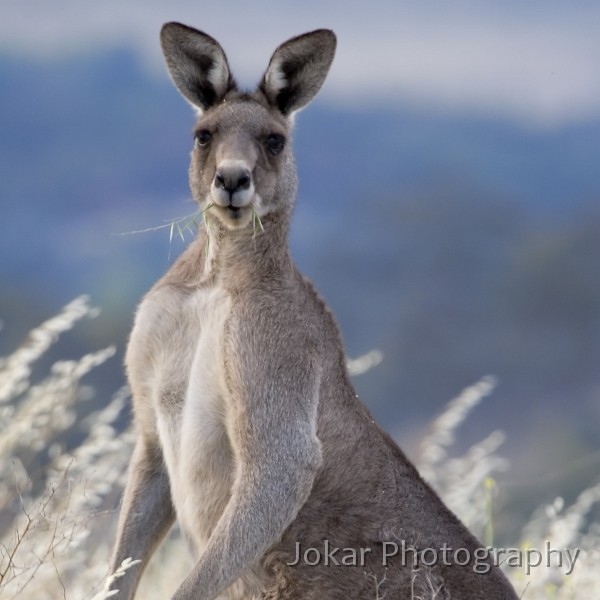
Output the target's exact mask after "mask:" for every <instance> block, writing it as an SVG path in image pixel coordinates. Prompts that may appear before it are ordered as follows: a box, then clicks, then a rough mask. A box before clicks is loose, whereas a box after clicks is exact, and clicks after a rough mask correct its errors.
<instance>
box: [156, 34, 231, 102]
mask: <svg viewBox="0 0 600 600" xmlns="http://www.w3.org/2000/svg"><path fill="white" fill-rule="evenodd" d="M160 43H161V46H162V51H163V54H164V55H165V60H166V62H167V67H168V68H169V73H170V75H171V79H173V83H174V84H175V85H176V86H177V89H178V90H179V91H180V92H181V94H182V95H183V96H184V98H186V100H188V101H189V102H191V103H192V105H193V106H195V107H196V108H198V109H200V110H201V111H204V110H206V109H207V108H210V107H211V106H213V105H214V104H216V103H217V102H219V101H220V100H222V99H223V97H224V96H225V94H226V93H227V92H228V91H229V90H231V89H234V88H235V87H236V85H235V81H234V80H233V78H232V76H231V73H230V72H229V65H228V64H227V57H226V56H225V52H223V48H221V46H220V45H219V43H218V42H217V41H216V40H214V39H213V38H212V37H210V36H209V35H206V33H203V32H202V31H198V30H197V29H194V28H192V27H188V26H187V25H182V24H181V23H167V24H165V25H163V27H162V29H161V32H160Z"/></svg>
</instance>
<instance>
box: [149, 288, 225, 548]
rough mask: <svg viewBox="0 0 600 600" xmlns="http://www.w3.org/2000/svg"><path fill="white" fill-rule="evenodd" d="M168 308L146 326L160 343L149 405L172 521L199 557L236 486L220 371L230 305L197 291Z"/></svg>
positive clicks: (216, 292) (218, 295)
mask: <svg viewBox="0 0 600 600" xmlns="http://www.w3.org/2000/svg"><path fill="white" fill-rule="evenodd" d="M166 293H167V294H168V293H169V292H166ZM166 305H167V306H169V310H167V311H165V313H163V315H162V317H161V318H159V319H156V318H154V319H153V321H152V322H151V324H150V326H151V327H152V324H153V325H154V327H155V332H154V335H155V336H158V338H159V340H160V343H159V344H158V345H157V346H156V348H155V350H154V352H153V356H152V357H151V362H152V364H153V368H152V370H153V371H154V373H153V376H152V380H153V387H154V389H153V394H152V401H153V405H154V406H153V408H154V411H155V418H156V426H157V430H158V435H159V439H160V443H161V446H162V449H163V456H164V459H165V463H166V466H167V470H168V473H169V478H170V483H171V491H172V498H173V501H174V505H175V509H176V511H177V516H178V519H179V522H180V525H181V526H182V529H183V531H184V533H185V534H186V537H187V538H188V540H189V541H190V543H191V545H192V546H193V547H194V549H195V550H196V551H197V552H199V551H201V549H202V546H203V545H204V543H205V542H206V541H207V540H208V538H209V536H210V532H211V531H212V529H213V527H214V525H215V523H216V522H217V520H218V518H219V516H220V515H221V513H222V511H223V510H224V508H225V506H226V504H227V501H228V500H229V496H230V490H231V485H232V481H233V470H234V469H233V458H232V451H231V446H230V442H229V437H228V435H227V419H228V394H227V388H226V382H225V372H224V363H225V356H224V352H225V348H224V332H225V327H226V322H227V319H228V317H229V316H230V313H231V300H230V298H229V296H228V295H227V293H226V292H224V291H223V290H220V289H209V290H202V289H201V290H197V291H195V292H192V293H191V294H188V295H186V296H185V297H183V296H182V297H174V298H171V299H170V301H169V302H168V303H166Z"/></svg>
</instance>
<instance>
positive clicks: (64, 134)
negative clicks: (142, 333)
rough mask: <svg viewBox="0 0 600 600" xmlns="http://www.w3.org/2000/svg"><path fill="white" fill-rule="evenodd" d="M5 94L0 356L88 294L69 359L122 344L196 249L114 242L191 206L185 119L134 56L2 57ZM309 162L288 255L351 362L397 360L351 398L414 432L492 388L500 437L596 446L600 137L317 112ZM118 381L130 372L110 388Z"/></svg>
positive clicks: (402, 115) (410, 115) (309, 133)
mask: <svg viewBox="0 0 600 600" xmlns="http://www.w3.org/2000/svg"><path fill="white" fill-rule="evenodd" d="M0 87H1V89H2V94H0V131H1V132H2V134H1V136H0V199H1V202H2V209H3V210H2V213H3V219H2V223H1V225H0V230H1V234H0V313H1V317H2V319H3V320H4V322H5V327H4V331H3V339H2V353H4V352H5V351H8V350H9V349H10V348H12V347H13V346H14V344H15V343H17V341H18V340H19V339H20V338H21V337H22V336H23V335H24V334H25V332H26V331H27V330H28V329H29V328H30V327H31V326H33V325H35V324H36V323H37V322H38V321H39V320H40V319H41V318H43V317H47V316H49V315H51V314H53V313H54V312H56V311H57V310H58V308H59V307H60V306H61V305H62V304H64V303H66V302H67V301H68V300H70V299H71V298H72V297H73V296H75V295H78V294H80V293H89V294H91V295H92V298H93V300H94V302H95V303H96V304H98V305H100V306H102V307H103V308H104V309H105V310H104V313H103V316H101V317H100V320H99V324H98V325H96V326H89V327H87V328H86V329H85V334H82V335H84V337H85V339H78V340H76V341H74V342H73V345H74V347H76V348H87V349H89V347H90V345H92V346H93V347H96V345H98V344H101V343H114V342H117V343H119V345H120V347H121V348H122V347H123V345H124V343H125V339H126V332H127V330H128V327H129V322H130V320H131V314H132V311H133V309H134V306H135V303H136V302H137V299H138V298H139V297H140V296H141V295H142V294H143V293H144V291H145V290H146V289H147V288H148V286H149V285H150V284H151V282H152V281H153V280H154V279H156V278H157V277H158V276H159V275H160V274H161V273H162V272H163V271H164V270H165V269H166V268H167V267H168V266H169V264H171V263H172V261H173V258H174V256H176V255H177V253H178V252H179V251H180V250H181V248H182V243H181V241H180V240H178V239H177V236H175V238H174V239H173V240H171V242H169V230H168V228H164V229H161V230H159V231H156V232H150V233H145V234H138V235H125V236H122V235H118V234H120V233H123V232H130V231H133V230H140V229H145V228H149V227H154V226H158V225H161V224H164V223H165V222H166V221H168V220H169V219H173V218H175V217H179V216H182V215H186V214H190V213H192V212H193V211H194V206H193V204H192V203H191V202H189V192H188V189H187V160H188V154H189V150H190V148H191V127H192V121H193V119H192V114H191V111H190V110H189V108H188V107H187V106H186V104H185V102H183V101H182V100H181V99H180V97H179V96H178V95H177V93H176V92H175V91H174V89H173V88H172V86H171V85H170V83H169V82H168V80H167V78H166V76H165V77H164V78H163V79H161V80H158V79H156V78H153V77H151V76H149V75H148V74H147V73H146V72H145V71H144V70H143V69H142V68H141V66H140V65H139V64H138V62H137V61H136V59H135V58H134V55H133V53H131V52H129V51H128V50H125V49H123V50H119V51H113V52H108V53H106V54H102V55H82V56H78V57H66V58H61V59H47V60H45V61H43V62H42V61H40V62H35V61H31V60H26V59H20V58H15V57H9V56H4V57H2V58H0ZM295 148H296V154H297V161H298V165H299V172H300V193H299V199H298V205H297V211H296V219H295V223H294V227H293V232H292V246H293V252H294V255H295V256H296V258H297V261H298V262H299V264H300V266H301V268H302V269H303V270H304V271H305V272H306V273H307V274H308V275H309V276H310V277H311V278H313V280H314V281H315V282H316V284H317V287H318V288H319V289H320V290H321V291H322V293H323V295H324V296H325V297H326V299H327V300H328V302H329V303H330V304H331V305H332V307H333V309H334V311H335V313H336V314H337V315H338V319H339V321H340V323H341V326H342V330H343V332H344V337H345V340H346V344H347V348H348V351H349V353H350V354H351V355H356V354H359V353H361V352H363V351H367V350H369V349H371V348H372V347H379V348H381V349H382V350H383V352H384V354H385V361H384V363H383V364H382V365H381V366H380V367H378V369H376V370H375V371H373V372H372V373H370V374H368V375H366V376H364V377H363V378H361V379H360V380H358V381H357V383H358V386H359V388H360V391H361V393H362V395H363V396H364V398H365V400H366V402H367V403H368V404H369V405H370V406H371V407H372V409H373V410H374V412H375V413H376V415H377V416H378V417H379V418H380V419H382V420H385V422H386V423H387V424H388V429H390V430H391V431H400V432H405V433H406V432H410V431H412V429H413V428H414V425H415V424H417V426H420V425H421V424H422V423H423V422H424V421H425V420H426V419H427V418H429V417H430V416H431V415H432V414H433V413H434V412H435V411H437V410H439V409H440V407H441V406H442V405H443V403H444V402H445V401H446V400H447V399H448V398H449V397H451V396H452V395H453V394H454V393H456V392H458V391H459V390H460V389H461V388H462V387H463V386H465V385H468V384H470V383H472V382H473V381H475V380H477V379H478V378H479V377H480V376H482V375H484V374H487V373H493V374H496V375H498V376H499V378H500V381H501V383H502V385H501V387H500V390H499V392H498V400H497V401H496V402H494V403H492V404H491V405H490V406H489V407H488V408H486V411H487V412H486V413H485V414H486V418H487V419H488V420H489V419H492V420H493V421H494V424H495V425H496V424H497V425H498V426H503V427H507V428H512V429H514V430H515V431H516V432H518V431H520V432H521V434H522V435H523V436H524V435H525V432H527V435H534V436H535V435H538V434H539V433H540V431H541V430H542V428H543V426H546V425H547V420H548V419H550V418H555V415H560V416H561V418H563V419H565V420H568V422H569V423H570V425H569V428H567V429H569V431H570V430H575V431H577V432H578V434H577V435H578V440H579V441H578V442H577V443H578V444H579V445H581V446H584V447H585V445H586V444H587V443H588V442H587V441H586V436H587V435H588V434H587V433H586V432H588V429H589V428H590V427H591V425H590V423H596V428H597V423H598V419H599V418H600V405H599V403H598V399H597V397H596V396H595V395H594V394H596V395H597V389H598V386H599V384H600V380H599V376H598V369H597V365H598V361H599V359H600V277H598V275H599V274H600V268H599V267H600V260H599V259H600V210H599V206H600V202H599V201H600V169H598V165H597V157H598V154H599V150H600V122H589V123H584V124H577V125H570V126H564V127H562V128H558V129H554V130H540V129H531V128H527V127H525V126H522V125H519V124H516V123H513V122H509V121H500V120H490V119H484V118H482V117H481V116H472V117H470V116H465V115H462V116H457V115H439V114H432V113H429V112H425V111H421V112H420V111H417V110H415V109H410V110H409V109H408V108H406V107H403V105H402V103H401V102H400V101H399V103H398V106H397V107H389V108H388V109H386V110H383V109H381V108H378V109H376V110H371V108H370V107H369V106H364V107H362V108H361V109H360V110H359V109H345V108H344V107H339V106H330V105H327V104H325V103H323V102H316V103H315V104H314V105H313V106H311V107H310V108H309V109H307V110H306V111H304V112H303V113H302V114H301V115H299V116H298V118H297V131H296V135H295ZM188 237H189V236H188ZM121 377H122V375H121V368H120V365H119V364H118V361H115V362H114V364H113V365H112V366H111V367H110V368H109V369H108V370H107V371H106V372H105V375H104V378H105V380H104V381H103V382H100V385H101V386H104V387H105V389H106V390H111V389H114V388H115V387H116V385H117V384H118V381H120V378H121ZM113 384H114V385H113ZM401 417H402V418H401ZM488 430H489V424H486V425H484V426H482V431H484V432H487V431H488ZM522 439H523V438H522ZM590 443H591V442H590Z"/></svg>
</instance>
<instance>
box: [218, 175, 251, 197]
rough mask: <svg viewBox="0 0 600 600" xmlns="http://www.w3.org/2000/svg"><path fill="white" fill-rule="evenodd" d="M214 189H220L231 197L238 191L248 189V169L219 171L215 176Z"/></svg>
mask: <svg viewBox="0 0 600 600" xmlns="http://www.w3.org/2000/svg"><path fill="white" fill-rule="evenodd" d="M215 187H216V188H222V189H224V190H226V191H227V192H229V195H230V196H232V195H233V194H234V193H235V192H237V191H239V190H247V189H248V188H249V187H250V172H249V171H248V169H242V168H235V169H219V170H218V171H217V173H216V174H215Z"/></svg>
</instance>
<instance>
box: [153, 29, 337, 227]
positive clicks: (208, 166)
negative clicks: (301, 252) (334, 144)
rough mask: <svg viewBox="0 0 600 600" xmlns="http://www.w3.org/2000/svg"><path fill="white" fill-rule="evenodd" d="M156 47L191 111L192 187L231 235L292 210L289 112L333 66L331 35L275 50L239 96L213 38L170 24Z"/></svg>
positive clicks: (311, 36) (306, 99)
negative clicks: (159, 47)
mask: <svg viewBox="0 0 600 600" xmlns="http://www.w3.org/2000/svg"><path fill="white" fill-rule="evenodd" d="M161 45H162V49H163V53H164V55H165V59H166V62H167V66H168V69H169V72H170V75H171V78H172V79H173V82H174V83H175V85H176V87H177V89H178V90H179V91H180V92H181V94H182V95H183V96H184V97H185V98H186V100H188V101H189V102H190V103H191V104H192V105H193V106H194V107H195V109H196V111H197V113H198V119H197V122H196V126H195V129H194V132H195V133H194V140H195V143H194V149H193V151H192V157H191V166H190V187H191V190H192V194H193V196H194V198H195V199H196V200H197V201H198V202H199V203H200V206H201V208H202V209H207V207H210V214H211V215H212V214H214V215H216V217H217V218H218V219H219V220H220V221H221V222H222V223H223V224H224V225H225V226H226V227H227V228H228V229H241V228H244V227H247V226H248V225H249V224H250V223H251V221H252V218H253V212H255V213H256V214H257V215H258V216H259V217H264V216H266V215H268V214H271V213H278V212H289V211H290V210H291V207H292V205H293V202H294V197H295V192H296V169H295V165H294V158H293V154H292V150H291V144H290V143H289V141H290V135H291V129H292V123H293V115H294V113H295V112H296V111H297V110H299V109H301V108H303V107H304V106H306V105H307V104H308V103H309V102H310V101H311V100H312V99H313V97H314V96H315V95H316V93H317V92H318V91H319V89H320V88H321V86H322V85H323V82H324V81H325V77H326V75H327V72H328V70H329V67H330V65H331V62H332V60H333V55H334V53H335V45H336V39H335V35H334V34H333V32H331V31H329V30H326V29H319V30H317V31H313V32H311V33H306V34H304V35H301V36H298V37H295V38H292V39H291V40H288V41H287V42H285V43H283V44H282V45H281V46H279V47H278V48H277V49H276V50H275V52H274V53H273V56H272V57H271V61H270V62H269V66H268V67H267V70H266V72H265V74H264V75H263V78H262V80H261V82H260V84H259V85H258V87H257V89H256V90H255V91H254V92H251V93H246V92H241V91H239V90H238V88H237V85H236V83H235V80H234V78H233V76H232V74H231V72H230V70H229V65H228V63H227V57H226V56H225V52H224V51H223V49H222V48H221V46H220V45H219V43H218V42H217V41H216V40H214V39H213V38H212V37H210V36H208V35H206V34H205V33H202V32H201V31H198V30H196V29H193V28H191V27H187V26H186V25H181V24H180V23H167V24H166V25H164V26H163V28H162V31H161Z"/></svg>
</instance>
